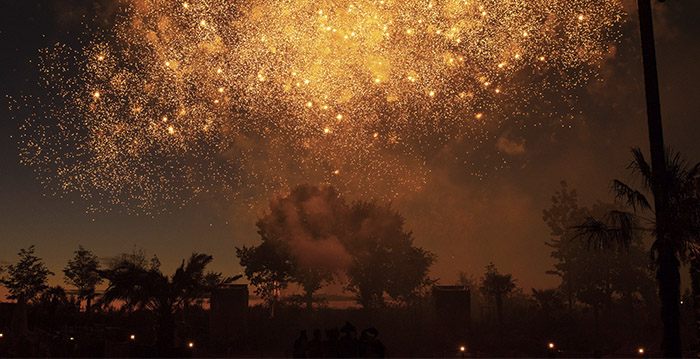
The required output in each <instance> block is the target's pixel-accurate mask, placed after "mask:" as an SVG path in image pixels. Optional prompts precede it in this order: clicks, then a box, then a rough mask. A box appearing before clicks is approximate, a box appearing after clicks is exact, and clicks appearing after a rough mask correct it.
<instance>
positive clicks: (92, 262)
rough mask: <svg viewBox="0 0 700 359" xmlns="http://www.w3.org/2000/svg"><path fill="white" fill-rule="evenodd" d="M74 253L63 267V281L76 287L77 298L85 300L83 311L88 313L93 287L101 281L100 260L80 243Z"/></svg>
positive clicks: (93, 296) (93, 294)
mask: <svg viewBox="0 0 700 359" xmlns="http://www.w3.org/2000/svg"><path fill="white" fill-rule="evenodd" d="M74 253H75V256H74V257H73V258H72V259H70V260H69V261H68V264H67V265H66V267H65V268H64V269H63V274H64V276H65V282H66V284H70V285H72V286H74V287H76V288H77V289H78V298H79V299H80V300H85V301H86V304H85V312H86V313H90V309H91V307H92V300H93V299H94V298H95V288H96V287H97V286H98V285H99V284H100V283H102V281H103V279H102V276H101V275H100V271H99V267H100V261H99V260H98V259H97V256H96V255H95V254H93V253H92V252H91V251H89V250H87V249H85V248H83V246H80V245H79V246H78V250H77V251H75V252H74Z"/></svg>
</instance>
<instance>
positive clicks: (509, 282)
mask: <svg viewBox="0 0 700 359" xmlns="http://www.w3.org/2000/svg"><path fill="white" fill-rule="evenodd" d="M479 290H480V291H481V293H482V294H483V295H484V297H486V298H487V299H489V300H492V301H494V302H495V303H496V314H497V315H498V324H499V325H502V324H503V298H504V297H506V296H508V295H509V294H510V293H512V292H513V291H514V290H515V280H514V279H513V275H512V274H501V273H499V272H498V269H497V268H496V265H494V264H493V262H491V263H489V264H488V265H487V266H486V273H485V274H484V276H483V277H481V283H480V287H479Z"/></svg>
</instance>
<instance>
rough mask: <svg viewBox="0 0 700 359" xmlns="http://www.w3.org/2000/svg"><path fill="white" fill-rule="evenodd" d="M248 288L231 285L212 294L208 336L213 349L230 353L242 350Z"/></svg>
mask: <svg viewBox="0 0 700 359" xmlns="http://www.w3.org/2000/svg"><path fill="white" fill-rule="evenodd" d="M247 317H248V286H247V285H245V284H233V285H229V286H226V287H224V288H220V289H217V290H215V291H214V292H212V294H211V302H210V311H209V336H210V339H211V341H212V346H213V348H216V349H217V350H218V351H222V352H230V351H236V350H240V349H243V346H244V345H245V342H246V334H247V329H248V325H247V323H248V321H247Z"/></svg>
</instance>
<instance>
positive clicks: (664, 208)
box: [637, 0, 683, 358]
mask: <svg viewBox="0 0 700 359" xmlns="http://www.w3.org/2000/svg"><path fill="white" fill-rule="evenodd" d="M637 7H638V9H639V29H640V33H641V39H642V58H643V62H644V85H645V88H646V102H647V121H648V125H649V147H650V150H651V167H652V190H653V193H654V207H655V212H656V244H657V265H658V268H657V275H656V276H657V280H658V281H659V297H660V299H661V318H662V322H663V326H664V328H663V340H662V343H661V350H662V352H663V355H664V357H667V358H680V357H681V356H682V354H683V352H682V346H681V339H680V308H679V302H680V272H679V266H680V262H679V261H678V257H677V255H676V251H675V248H674V246H673V244H672V242H671V238H670V237H669V235H668V233H669V231H668V228H667V226H668V224H669V218H668V202H667V198H666V188H667V178H666V157H665V154H664V136H663V129H662V125H661V102H660V100H659V79H658V74H657V70H656V49H655V46H654V26H653V21H652V12H651V0H637Z"/></svg>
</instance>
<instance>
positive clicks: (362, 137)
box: [21, 0, 624, 212]
mask: <svg viewBox="0 0 700 359" xmlns="http://www.w3.org/2000/svg"><path fill="white" fill-rule="evenodd" d="M623 15H624V14H623V12H622V6H621V4H620V3H619V2H618V1H615V0H527V1H526V0H484V1H476V0H466V1H465V0H460V1H454V0H447V1H426V0H420V1H417V0H401V1H399V0H383V1H382V0H377V1H370V0H337V1H307V0H285V1H276V0H252V1H232V0H194V1H187V2H181V1H172V0H131V1H129V2H128V3H126V4H124V6H123V7H122V9H121V12H120V15H119V16H118V19H119V20H118V21H117V23H116V24H113V25H112V26H111V27H110V28H109V29H107V30H104V29H102V30H90V29H89V30H88V31H86V33H85V35H84V39H83V44H84V46H83V47H82V48H70V47H68V46H65V45H61V44H57V45H56V46H55V47H54V48H50V49H46V50H44V51H42V57H41V60H42V61H41V70H42V75H43V77H44V79H43V81H42V82H41V85H42V86H43V87H45V90H44V91H42V95H36V96H33V97H31V98H27V99H25V100H26V101H25V103H26V105H27V106H31V108H33V111H34V115H33V116H32V117H31V118H29V119H28V120H27V121H26V123H25V124H24V125H23V136H22V140H21V149H22V160H23V161H24V162H25V163H27V164H28V165H31V166H32V167H33V168H35V170H36V172H37V175H38V177H39V179H40V180H41V181H42V183H44V184H45V185H46V187H47V188H49V189H51V190H53V192H54V194H56V195H59V196H62V195H65V194H68V193H77V194H79V195H81V196H82V197H84V198H85V199H86V200H87V201H88V203H89V206H90V207H91V208H90V209H94V210H100V209H102V210H105V209H106V210H110V209H114V208H115V207H119V208H122V209H125V210H127V211H133V210H137V211H145V212H160V211H162V210H165V209H166V208H172V206H173V205H175V206H176V207H177V206H182V205H185V204H186V203H188V202H189V201H191V200H193V199H194V198H197V197H198V196H201V195H204V194H207V195H213V196H217V197H221V198H238V199H240V200H242V202H245V203H255V202H256V201H259V200H260V199H261V198H266V197H268V196H269V195H270V194H271V193H274V192H275V191H278V190H284V189H286V188H289V187H290V186H293V185H295V184H297V183H301V182H324V183H330V184H333V185H334V186H336V187H338V188H339V189H340V190H341V191H342V192H347V193H354V194H359V195H364V196H369V197H378V198H391V197H394V196H397V195H399V194H400V192H401V191H406V190H414V189H418V188H420V187H421V186H422V185H423V184H424V183H425V178H426V174H427V173H428V172H429V171H430V170H431V168H430V161H431V159H432V158H433V157H434V156H435V155H436V154H437V153H439V152H440V150H441V149H442V148H443V147H444V146H445V145H446V144H448V143H450V142H454V141H458V142H460V143H462V144H464V146H463V147H464V148H468V150H466V151H464V152H463V153H458V154H456V156H457V157H458V159H459V163H460V164H462V165H463V166H467V167H469V168H470V171H471V173H472V174H473V175H474V176H478V177H483V176H485V175H486V174H488V173H489V172H491V171H495V170H498V169H500V168H503V167H506V166H507V165H508V163H507V159H506V158H505V157H504V156H502V155H501V154H500V153H499V152H498V149H497V146H496V145H495V142H496V141H495V139H496V138H497V137H498V135H499V133H501V132H503V131H505V130H508V131H519V130H523V129H526V128H528V127H532V126H538V125H539V126H542V125H543V124H545V125H548V124H549V125H556V127H559V128H568V127H570V126H573V125H575V123H574V120H573V118H574V117H573V116H570V114H569V112H571V113H573V111H575V110H574V107H575V102H576V101H575V96H573V95H571V91H572V90H575V89H576V88H580V87H581V86H582V85H585V84H586V83H589V82H590V81H593V80H594V79H595V77H596V76H597V70H598V68H599V66H600V64H601V61H603V59H604V58H605V56H607V55H608V53H609V50H610V47H612V46H613V45H614V44H615V42H616V41H617V39H618V38H619V35H620V34H619V25H620V23H621V21H622V17H623ZM545 97H546V98H547V103H554V104H555V105H553V106H552V108H554V107H557V108H558V109H557V110H550V111H541V109H540V110H535V108H538V107H541V106H533V103H541V102H543V98H545ZM562 106H563V107H564V108H565V110H564V111H562V110H561V107H562Z"/></svg>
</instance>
